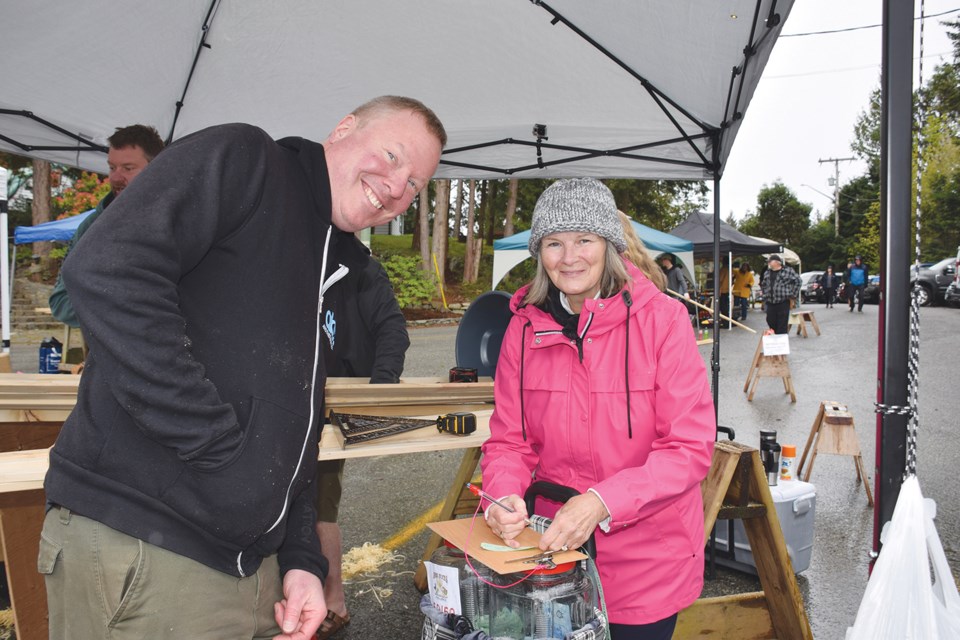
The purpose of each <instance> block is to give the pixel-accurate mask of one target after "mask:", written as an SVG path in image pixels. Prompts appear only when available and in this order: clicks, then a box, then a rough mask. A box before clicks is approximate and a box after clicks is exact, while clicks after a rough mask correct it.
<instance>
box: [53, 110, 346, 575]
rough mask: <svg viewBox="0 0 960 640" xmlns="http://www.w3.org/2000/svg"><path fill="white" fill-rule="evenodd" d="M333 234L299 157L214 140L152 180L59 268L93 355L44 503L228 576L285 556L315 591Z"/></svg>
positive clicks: (321, 193)
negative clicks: (322, 330)
mask: <svg viewBox="0 0 960 640" xmlns="http://www.w3.org/2000/svg"><path fill="white" fill-rule="evenodd" d="M330 216H331V203H330V187H329V181H328V176H327V169H326V162H325V159H324V154H323V147H322V146H321V145H319V144H316V143H313V142H310V141H307V140H303V139H299V138H289V139H284V140H280V141H276V142H275V141H273V140H271V139H270V138H269V136H267V134H266V133H265V132H264V131H262V130H260V129H257V128H255V127H251V126H248V125H240V124H232V125H223V126H218V127H212V128H210V129H206V130H203V131H200V132H198V133H195V134H193V135H190V136H187V137H185V138H183V139H182V140H179V141H178V142H177V143H175V144H173V145H171V146H170V147H169V148H167V149H166V150H164V151H163V152H162V153H161V154H160V155H158V156H157V158H156V159H155V160H154V161H153V162H152V163H150V165H149V166H148V167H147V169H146V170H145V171H144V172H143V173H142V174H141V175H140V176H139V177H138V178H137V180H136V181H135V182H133V183H132V184H131V185H130V186H129V187H128V188H127V189H126V190H124V192H123V194H121V196H120V197H118V198H117V200H116V201H115V202H114V203H113V205H111V207H110V208H109V209H108V210H107V211H105V212H104V214H103V215H102V217H101V219H100V221H99V222H98V224H96V225H94V226H93V227H91V229H90V231H89V232H88V233H87V234H86V235H85V236H84V237H83V238H82V240H81V241H80V242H79V243H78V244H77V246H76V249H75V250H74V251H72V252H71V253H70V256H69V258H68V259H67V260H66V261H65V264H64V268H63V274H64V280H65V282H66V285H67V288H68V290H69V291H70V298H71V300H72V301H73V304H74V307H75V309H76V312H77V315H78V316H79V317H80V321H81V325H82V326H83V329H84V336H85V338H86V339H87V340H88V343H89V345H90V355H89V358H88V359H87V362H86V366H85V369H84V372H83V376H82V379H81V382H80V392H79V397H78V400H77V406H76V408H75V409H74V411H73V413H72V414H71V415H70V417H69V418H68V419H67V421H66V423H65V424H64V426H63V430H62V432H61V434H60V437H59V439H58V440H57V443H56V445H55V446H54V447H53V449H52V451H51V455H50V470H49V472H48V474H47V477H46V482H45V484H44V487H45V489H46V492H47V499H48V501H49V502H51V503H53V504H58V505H62V506H64V507H67V508H69V509H70V510H71V511H74V512H76V513H79V514H81V515H84V516H87V517H89V518H92V519H94V520H97V521H99V522H102V523H104V524H106V525H108V526H110V527H112V528H114V529H118V530H120V531H122V532H125V533H127V534H129V535H131V536H134V537H136V538H139V539H142V540H145V541H147V542H150V543H152V544H154V545H157V546H160V547H163V548H166V549H169V550H171V551H174V552H176V553H178V554H181V555H184V556H187V557H189V558H193V559H195V560H197V561H199V562H202V563H203V564H206V565H208V566H210V567H213V568H215V569H218V570H220V571H223V572H225V573H229V574H232V575H236V576H248V575H251V574H252V573H253V572H254V571H255V570H256V569H257V568H258V567H259V565H260V562H261V560H262V558H263V557H264V556H266V555H269V554H272V553H278V560H279V563H280V568H281V572H282V573H285V572H286V571H289V570H290V569H303V570H307V571H310V572H313V573H315V574H317V575H319V576H320V577H321V578H322V577H324V575H325V573H326V561H325V559H324V558H323V556H322V555H321V554H320V546H319V542H318V540H317V537H316V533H315V530H314V526H313V524H314V521H315V515H314V509H313V502H314V501H313V497H312V495H308V494H311V493H312V490H313V487H312V485H311V483H310V481H311V479H312V478H313V476H314V468H315V465H316V458H317V444H318V440H317V438H318V436H317V433H318V429H317V427H318V423H320V422H321V420H320V411H321V407H322V399H323V387H324V382H325V378H326V376H325V373H324V367H323V359H322V355H320V356H319V357H318V355H317V354H318V346H319V345H318V343H317V336H318V330H319V318H318V312H317V310H318V308H319V300H318V296H319V291H320V282H321V274H322V272H323V264H324V253H325V243H326V241H327V240H328V238H329V237H330V236H331V235H333V236H336V234H335V233H332V232H334V231H335V229H334V228H333V227H332V226H331V221H330ZM308 486H310V489H311V490H310V491H307V490H306V489H307V488H308Z"/></svg>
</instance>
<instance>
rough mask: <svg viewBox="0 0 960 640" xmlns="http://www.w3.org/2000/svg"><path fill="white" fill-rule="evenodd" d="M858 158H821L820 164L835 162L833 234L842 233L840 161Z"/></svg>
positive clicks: (837, 235) (850, 160)
mask: <svg viewBox="0 0 960 640" xmlns="http://www.w3.org/2000/svg"><path fill="white" fill-rule="evenodd" d="M854 160H856V158H825V159H824V158H821V159H820V160H819V162H820V164H823V163H824V162H832V163H833V235H834V236H836V237H839V235H840V163H841V162H853V161H854Z"/></svg>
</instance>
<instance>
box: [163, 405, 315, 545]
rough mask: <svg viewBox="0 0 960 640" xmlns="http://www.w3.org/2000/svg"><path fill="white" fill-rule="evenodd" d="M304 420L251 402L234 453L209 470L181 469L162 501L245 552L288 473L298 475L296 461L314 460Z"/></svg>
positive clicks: (280, 507)
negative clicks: (237, 451)
mask: <svg viewBox="0 0 960 640" xmlns="http://www.w3.org/2000/svg"><path fill="white" fill-rule="evenodd" d="M308 422H309V419H308V418H307V417H305V416H302V415H300V414H298V413H295V412H293V411H290V410H288V409H286V408H284V407H281V406H280V405H278V404H275V403H273V402H271V401H269V400H264V399H262V398H253V400H252V403H251V411H250V418H249V420H248V422H247V424H246V425H245V426H244V427H243V429H242V433H241V438H242V441H241V442H240V443H239V445H238V448H239V450H240V451H239V455H236V456H235V457H234V459H233V461H232V462H231V463H230V464H228V465H225V466H221V467H217V468H216V469H214V470H203V469H197V468H195V467H193V466H191V465H185V466H184V468H183V471H182V473H181V474H180V477H179V478H178V480H177V482H176V483H174V484H173V485H172V486H171V487H170V488H169V490H168V491H167V492H166V493H165V494H164V496H163V501H164V502H165V503H166V504H168V505H169V506H170V507H171V508H173V509H174V510H175V511H177V512H178V513H179V514H180V515H182V516H183V517H185V518H186V519H187V520H188V521H190V522H192V523H193V524H195V525H197V526H199V527H201V528H202V529H204V530H205V531H207V532H208V533H210V534H211V535H212V536H214V537H216V538H217V539H220V540H223V541H227V542H230V543H232V544H235V545H237V546H238V547H240V548H246V547H247V546H249V545H250V544H251V543H252V542H253V541H254V540H256V539H257V538H258V537H259V536H260V535H261V534H262V533H263V532H265V531H267V530H268V529H269V528H270V527H271V526H272V525H273V523H274V522H276V521H277V519H278V518H279V517H280V516H281V514H282V513H283V511H284V509H285V505H286V501H287V497H288V488H289V487H290V485H291V484H292V483H293V482H294V479H295V478H294V474H296V473H297V471H298V469H299V470H300V472H301V473H300V475H301V476H302V475H303V471H304V468H305V467H306V466H307V465H304V464H302V462H303V461H302V460H301V458H304V459H305V458H306V456H316V438H315V437H312V436H311V435H310V434H311V433H313V432H312V431H311V430H310V429H309V424H308ZM308 437H310V438H311V441H310V442H307V441H306V440H307V438H308ZM309 468H312V466H311V467H309ZM289 497H290V499H291V500H292V499H293V497H295V492H294V491H290V492H289Z"/></svg>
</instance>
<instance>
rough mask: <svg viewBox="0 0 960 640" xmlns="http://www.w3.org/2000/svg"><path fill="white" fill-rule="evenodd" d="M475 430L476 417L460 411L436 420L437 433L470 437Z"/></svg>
mask: <svg viewBox="0 0 960 640" xmlns="http://www.w3.org/2000/svg"><path fill="white" fill-rule="evenodd" d="M476 430H477V416H475V415H474V414H472V413H467V412H465V411H461V412H458V413H448V414H446V415H443V416H440V417H438V418H437V431H439V432H441V433H452V434H454V435H457V436H466V435H470V434H471V433H473V432H474V431H476Z"/></svg>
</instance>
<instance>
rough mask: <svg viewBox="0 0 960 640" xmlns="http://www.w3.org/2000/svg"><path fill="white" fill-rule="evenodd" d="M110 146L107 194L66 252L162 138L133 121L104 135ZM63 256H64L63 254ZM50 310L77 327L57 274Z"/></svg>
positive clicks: (159, 147)
mask: <svg viewBox="0 0 960 640" xmlns="http://www.w3.org/2000/svg"><path fill="white" fill-rule="evenodd" d="M107 142H108V143H109V145H110V149H109V151H107V166H108V167H109V169H110V174H109V176H108V179H109V181H110V193H108V194H107V195H106V196H105V197H104V198H103V200H101V201H100V202H98V203H97V208H96V209H95V210H94V211H93V213H91V214H90V215H89V216H87V217H86V219H84V220H83V222H81V223H80V226H79V227H77V230H76V232H75V233H74V234H73V238H72V239H71V240H70V246H69V247H67V255H69V254H70V251H72V250H73V247H75V246H76V244H77V242H79V241H80V238H81V237H82V236H83V234H84V233H86V231H87V229H89V228H90V225H92V224H93V223H94V222H96V220H97V218H99V217H100V214H101V213H103V211H104V209H106V208H107V207H108V206H109V205H110V203H111V202H113V201H114V199H116V197H117V196H118V195H120V194H121V193H122V192H123V190H124V189H126V188H127V186H128V185H129V184H130V183H131V182H133V179H134V178H136V177H137V176H138V175H140V172H141V171H143V170H144V169H145V168H146V166H147V165H148V164H149V163H150V161H151V160H153V159H154V158H155V157H156V156H157V154H158V153H160V152H161V151H162V150H163V140H161V139H160V134H159V133H157V130H156V129H154V128H153V127H148V126H147V125H144V124H132V125H130V126H129V127H117V130H116V131H115V132H114V134H113V135H112V136H110V137H109V138H107ZM64 259H66V256H64ZM49 305H50V312H51V313H52V314H53V317H54V318H56V319H57V320H59V321H60V322H62V323H64V324H66V325H69V326H71V327H79V326H80V321H79V320H77V315H76V314H75V313H74V312H73V305H72V304H70V297H69V296H68V295H67V289H66V287H65V286H64V285H63V276H62V275H57V283H56V284H55V285H54V287H53V291H52V292H51V293H50V301H49Z"/></svg>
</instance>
